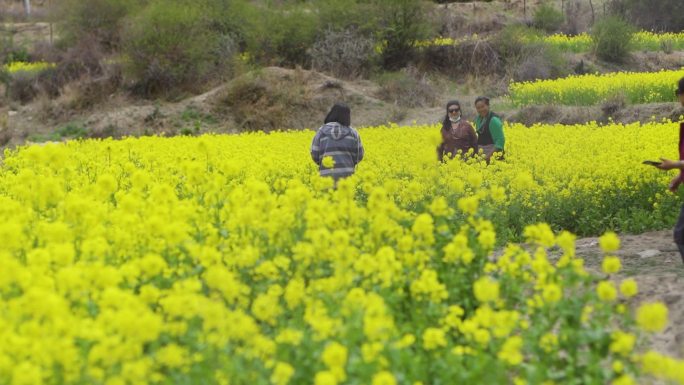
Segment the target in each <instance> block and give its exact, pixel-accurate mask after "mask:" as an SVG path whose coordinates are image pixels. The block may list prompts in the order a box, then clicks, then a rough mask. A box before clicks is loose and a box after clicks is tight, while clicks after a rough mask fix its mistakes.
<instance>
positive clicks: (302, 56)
mask: <svg viewBox="0 0 684 385" xmlns="http://www.w3.org/2000/svg"><path fill="white" fill-rule="evenodd" d="M262 18H263V21H262V22H261V23H259V24H257V25H255V26H254V28H253V29H252V31H250V36H249V41H248V44H249V45H248V47H247V48H248V51H249V53H250V54H251V55H253V56H254V59H255V60H256V61H257V63H259V64H262V65H278V66H289V67H293V66H297V65H300V66H308V65H309V63H310V62H311V60H310V57H309V55H308V53H307V51H308V50H309V48H311V46H313V44H314V42H315V41H316V36H317V33H318V19H317V16H316V14H315V13H314V12H312V10H310V9H307V8H304V7H303V6H299V5H297V6H291V7H282V8H275V9H268V10H263V12H262Z"/></svg>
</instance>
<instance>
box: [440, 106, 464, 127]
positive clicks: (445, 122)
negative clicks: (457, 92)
mask: <svg viewBox="0 0 684 385" xmlns="http://www.w3.org/2000/svg"><path fill="white" fill-rule="evenodd" d="M451 106H458V108H459V109H460V108H461V102H459V101H458V100H450V101H449V102H448V103H447V105H446V115H444V119H443V120H442V130H448V129H450V128H451V121H450V120H449V107H451ZM461 114H463V111H461Z"/></svg>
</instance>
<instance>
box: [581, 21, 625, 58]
mask: <svg viewBox="0 0 684 385" xmlns="http://www.w3.org/2000/svg"><path fill="white" fill-rule="evenodd" d="M634 32H635V29H634V27H633V26H632V25H631V24H629V23H628V22H626V21H625V20H623V19H622V18H620V17H617V16H609V17H606V18H603V19H601V20H599V21H598V22H596V24H595V25H594V27H593V28H592V30H591V39H592V41H593V44H594V52H595V53H596V56H598V57H599V58H600V59H603V60H606V61H609V62H613V63H622V62H624V61H625V59H627V57H628V56H629V53H630V51H631V49H632V44H631V41H632V36H633V35H634Z"/></svg>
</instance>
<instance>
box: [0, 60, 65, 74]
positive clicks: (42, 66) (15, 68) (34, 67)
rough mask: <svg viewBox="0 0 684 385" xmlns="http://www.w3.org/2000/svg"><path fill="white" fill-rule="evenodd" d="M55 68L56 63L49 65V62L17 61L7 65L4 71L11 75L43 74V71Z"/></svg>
mask: <svg viewBox="0 0 684 385" xmlns="http://www.w3.org/2000/svg"><path fill="white" fill-rule="evenodd" d="M55 66H56V65H55V63H47V62H43V61H38V62H22V61H15V62H11V63H8V64H5V65H4V69H5V71H7V72H8V73H9V74H10V75H14V74H16V73H19V72H23V73H29V74H35V73H39V72H42V71H44V70H46V69H49V68H54V67H55Z"/></svg>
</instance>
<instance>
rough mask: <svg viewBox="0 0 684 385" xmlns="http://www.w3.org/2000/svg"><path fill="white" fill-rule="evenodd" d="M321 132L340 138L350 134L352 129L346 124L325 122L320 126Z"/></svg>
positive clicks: (336, 138)
mask: <svg viewBox="0 0 684 385" xmlns="http://www.w3.org/2000/svg"><path fill="white" fill-rule="evenodd" d="M321 131H323V134H325V135H327V136H329V137H331V138H333V139H335V140H340V139H344V138H345V137H347V136H349V135H351V134H352V129H351V128H350V127H347V126H343V125H341V124H339V123H337V122H330V123H326V124H325V125H324V126H323V127H321Z"/></svg>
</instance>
